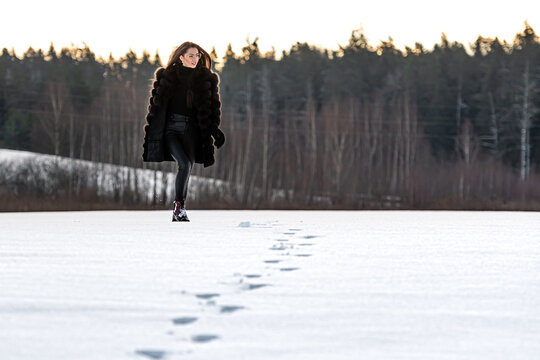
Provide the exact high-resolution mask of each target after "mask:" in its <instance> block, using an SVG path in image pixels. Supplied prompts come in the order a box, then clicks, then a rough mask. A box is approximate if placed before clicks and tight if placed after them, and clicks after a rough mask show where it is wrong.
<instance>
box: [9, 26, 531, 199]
mask: <svg viewBox="0 0 540 360" xmlns="http://www.w3.org/2000/svg"><path fill="white" fill-rule="evenodd" d="M195 42H196V41H195ZM0 45H1V44H0ZM178 45H179V44H178ZM207 50H209V52H211V56H212V58H213V62H214V64H213V71H215V72H217V73H218V75H219V77H220V95H221V101H222V109H221V110H222V120H221V121H222V122H221V124H222V125H221V128H222V130H223V132H224V133H225V135H226V142H225V145H224V146H223V147H222V148H221V149H219V150H216V163H215V165H213V166H211V167H208V168H203V167H202V166H199V165H197V166H195V167H194V169H193V170H194V171H193V173H192V174H193V175H196V176H201V177H208V178H213V179H220V180H223V181H225V182H226V183H228V184H231V186H230V187H228V188H227V189H228V190H227V191H226V192H225V193H221V194H220V195H219V196H213V197H207V198H201V200H198V202H197V203H193V204H192V208H197V207H198V208H209V207H213V208H252V209H263V208H264V209H274V208H275V209H381V208H400V209H496V210H502V209H509V210H540V191H539V189H540V174H538V170H537V168H538V165H540V126H539V125H540V84H539V81H540V41H539V38H538V36H537V35H536V33H535V31H534V29H533V28H532V27H531V26H529V25H528V24H527V23H525V25H524V29H523V30H522V31H521V32H519V33H517V34H516V36H515V39H514V40H513V42H511V43H508V42H506V41H500V40H499V39H497V38H486V37H482V36H480V35H479V36H478V37H477V39H476V40H475V41H474V43H471V44H469V49H467V47H466V46H465V45H463V44H461V43H458V42H451V41H449V40H448V39H447V37H446V36H445V35H444V33H443V34H442V36H441V40H440V42H439V43H438V44H435V45H434V46H433V48H432V49H426V48H425V47H424V46H423V45H422V44H421V43H415V45H414V47H406V48H405V50H400V49H397V48H396V46H395V45H394V43H393V41H392V38H391V37H389V38H388V40H387V41H381V42H380V44H378V45H375V46H374V45H371V44H370V43H369V41H368V39H367V38H366V37H365V35H364V34H363V33H362V31H361V30H353V31H352V32H351V36H350V38H349V41H348V43H347V44H346V45H345V46H339V48H338V49H337V50H328V49H321V48H318V47H316V46H313V45H310V44H307V43H299V42H297V43H296V44H294V45H293V46H292V47H291V48H290V50H288V51H283V52H282V54H281V55H280V56H279V58H278V56H277V54H276V53H275V51H270V52H266V53H262V52H261V51H260V49H259V45H258V38H255V39H251V40H250V39H249V38H248V39H247V40H246V43H245V46H244V47H243V48H242V51H241V53H238V54H236V53H235V52H234V51H233V50H232V47H231V45H230V44H229V46H228V50H227V51H226V53H225V54H224V55H223V56H222V57H218V55H217V54H216V51H215V49H207ZM162 56H164V58H163V60H162ZM168 56H169V54H166V55H163V54H161V55H160V54H158V53H156V54H155V55H153V56H152V55H150V54H149V53H148V52H143V53H142V54H141V56H140V57H139V56H138V55H137V54H136V53H134V52H133V51H129V52H128V53H127V54H125V56H123V57H121V58H119V59H116V58H113V57H112V56H109V58H107V59H103V58H102V57H97V56H96V55H95V54H94V53H93V52H92V51H91V49H90V48H89V47H88V46H86V45H85V46H75V45H72V46H70V47H64V48H62V49H61V50H60V51H57V50H56V49H55V48H54V44H53V43H51V45H50V48H49V49H48V50H47V51H44V50H42V49H37V50H36V49H33V48H32V47H30V48H28V50H26V51H25V53H24V54H23V55H22V57H20V58H19V57H17V55H16V54H15V52H14V51H13V50H8V49H6V48H3V50H2V53H1V55H0V148H7V149H18V150H27V151H33V152H38V153H46V154H53V155H58V156H64V157H70V158H73V159H84V160H90V161H93V162H99V163H109V164H117V165H125V166H128V167H131V168H133V169H136V168H144V169H153V170H155V171H156V172H157V171H165V172H176V164H175V163H173V162H164V163H144V162H143V161H142V158H141V155H142V141H143V126H144V125H145V115H146V111H147V109H148V105H149V94H150V89H151V86H152V82H153V77H154V73H155V71H156V69H157V68H158V67H160V66H163V65H164V64H166V62H167V59H168ZM165 57H166V58H165ZM3 179H5V176H2V175H0V196H5V195H6V192H7V191H6V190H5V186H4V185H5V184H4V183H5V180H3ZM135 181H136V180H135ZM3 182H4V183H3ZM2 187H4V189H2ZM280 191H281V193H282V194H284V196H280V197H276V196H275V194H276V192H280ZM68 195H69V197H70V199H75V200H73V201H77V195H78V193H74V190H72V189H71V188H70V189H69V194H68ZM35 196H40V195H39V192H36V190H35V189H34V190H32V189H28V190H26V191H22V192H21V193H20V194H19V195H18V196H17V197H16V198H14V197H12V198H11V199H12V200H13V201H14V200H15V199H20V200H21V201H23V200H24V201H26V199H28V198H32V197H35ZM58 199H59V198H58V196H55V197H53V198H52V200H51V199H49V200H47V199H45V197H44V200H43V201H58ZM321 199H323V200H324V201H322V200H321ZM85 201H93V202H99V201H100V200H99V199H98V198H96V199H93V200H89V199H88V198H85ZM59 204H60V203H59ZM63 206H64V205H59V208H64V207H65V206H64V207H63ZM169 206H170V204H169V203H168V199H166V198H164V197H163V196H160V195H159V194H158V193H156V194H155V197H154V199H153V201H150V202H148V201H146V200H144V201H143V200H140V199H136V198H133V199H129V196H127V197H126V196H123V197H122V201H121V202H118V204H117V207H118V208H130V207H142V208H166V207H169Z"/></svg>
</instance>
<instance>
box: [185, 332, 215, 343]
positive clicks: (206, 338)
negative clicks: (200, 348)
mask: <svg viewBox="0 0 540 360" xmlns="http://www.w3.org/2000/svg"><path fill="white" fill-rule="evenodd" d="M216 339H219V336H217V335H210V334H201V335H193V336H192V337H191V341H193V342H196V343H207V342H210V341H212V340H216Z"/></svg>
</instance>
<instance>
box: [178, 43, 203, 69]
mask: <svg viewBox="0 0 540 360" xmlns="http://www.w3.org/2000/svg"><path fill="white" fill-rule="evenodd" d="M200 58H201V53H200V52H199V50H197V48H194V47H193V48H189V49H187V51H186V53H185V54H184V55H180V61H182V65H184V66H187V67H190V68H194V67H195V66H197V63H198V62H199V59H200Z"/></svg>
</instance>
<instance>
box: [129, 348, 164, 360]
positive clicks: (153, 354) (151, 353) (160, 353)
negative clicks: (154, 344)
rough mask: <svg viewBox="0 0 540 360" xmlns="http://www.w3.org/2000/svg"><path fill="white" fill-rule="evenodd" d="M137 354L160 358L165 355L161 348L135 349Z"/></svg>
mask: <svg viewBox="0 0 540 360" xmlns="http://www.w3.org/2000/svg"><path fill="white" fill-rule="evenodd" d="M135 353H136V354H137V355H142V356H145V357H147V358H149V359H161V358H162V357H164V356H165V354H166V353H165V351H162V350H137V351H135Z"/></svg>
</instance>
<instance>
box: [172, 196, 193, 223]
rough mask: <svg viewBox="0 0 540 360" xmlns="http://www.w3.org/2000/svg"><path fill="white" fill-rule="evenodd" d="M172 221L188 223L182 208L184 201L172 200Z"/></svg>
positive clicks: (184, 210)
mask: <svg viewBox="0 0 540 360" xmlns="http://www.w3.org/2000/svg"><path fill="white" fill-rule="evenodd" d="M173 205H174V208H173V217H172V221H189V219H188V216H187V213H186V209H185V208H184V199H182V200H174V204H173Z"/></svg>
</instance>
